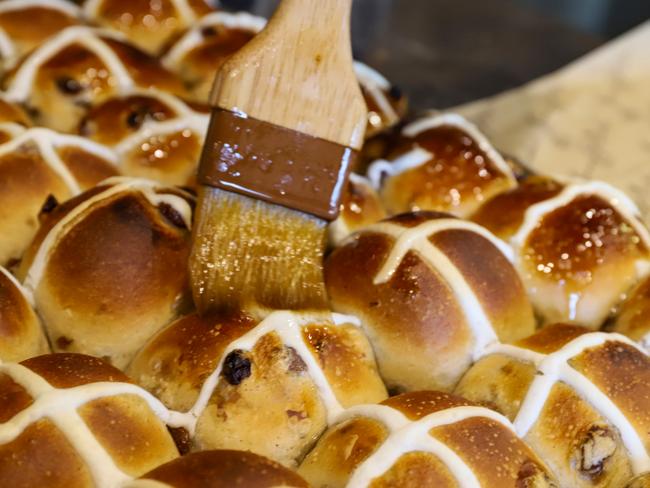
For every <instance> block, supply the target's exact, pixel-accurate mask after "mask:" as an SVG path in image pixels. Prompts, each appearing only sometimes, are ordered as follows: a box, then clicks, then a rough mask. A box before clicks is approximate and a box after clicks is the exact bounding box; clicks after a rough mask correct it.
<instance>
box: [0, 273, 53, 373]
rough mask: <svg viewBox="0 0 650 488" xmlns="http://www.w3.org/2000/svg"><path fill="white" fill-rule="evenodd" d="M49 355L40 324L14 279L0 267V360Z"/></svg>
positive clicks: (16, 359) (23, 292) (18, 359)
mask: <svg viewBox="0 0 650 488" xmlns="http://www.w3.org/2000/svg"><path fill="white" fill-rule="evenodd" d="M48 352H50V347H49V345H48V343H47V339H46V338H45V334H44V333H43V328H42V327H41V322H40V320H39V319H38V317H37V316H36V313H35V312H34V309H33V308H32V306H31V304H30V303H29V299H28V297H27V294H26V293H25V291H24V290H23V288H22V286H21V285H20V284H19V283H18V281H16V279H15V278H14V277H13V276H12V275H11V274H10V273H9V271H7V270H6V269H4V268H3V267H1V266H0V361H10V362H17V361H22V360H23V359H27V358H31V357H33V356H38V355H40V354H45V353H48Z"/></svg>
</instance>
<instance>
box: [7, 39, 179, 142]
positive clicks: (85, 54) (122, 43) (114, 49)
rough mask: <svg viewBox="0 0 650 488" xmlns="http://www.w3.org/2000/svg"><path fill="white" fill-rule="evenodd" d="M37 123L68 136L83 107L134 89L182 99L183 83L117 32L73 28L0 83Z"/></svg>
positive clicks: (17, 67)
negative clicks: (151, 88) (159, 91)
mask: <svg viewBox="0 0 650 488" xmlns="http://www.w3.org/2000/svg"><path fill="white" fill-rule="evenodd" d="M3 87H4V89H5V91H6V96H7V97H8V99H9V100H12V101H15V102H19V103H22V104H24V105H26V106H27V107H28V108H29V111H30V114H31V116H32V118H33V119H34V121H35V122H36V123H37V124H38V125H43V126H45V127H50V128H53V129H56V130H60V131H62V132H73V131H75V130H76V128H77V126H78V124H79V121H80V120H81V118H82V117H83V116H84V114H85V113H86V111H87V109H88V107H90V106H92V105H94V104H96V103H99V102H100V101H101V100H103V99H104V98H106V97H108V96H110V95H115V94H120V93H124V92H127V91H129V90H131V89H133V88H134V87H140V88H147V87H156V88H159V89H160V90H167V91H169V92H171V93H174V94H178V95H184V94H185V88H184V86H183V84H182V82H181V81H180V80H179V79H178V78H177V77H176V76H175V75H173V74H172V73H171V72H170V71H168V70H166V69H165V68H164V67H163V66H162V65H161V64H160V62H159V61H158V60H157V59H156V58H153V57H151V56H149V55H147V54H146V53H144V52H143V51H140V50H139V49H137V48H135V47H134V46H132V45H131V44H129V43H128V40H127V39H126V38H124V37H123V36H122V35H120V34H119V33H116V32H112V31H107V30H102V29H93V28H90V27H86V26H73V27H68V28H67V29H64V30H62V31H61V32H59V33H58V34H57V35H55V36H54V37H52V38H50V39H48V41H47V42H46V43H43V44H41V45H40V46H38V47H37V48H36V49H35V50H33V51H31V52H30V53H29V54H27V55H26V56H25V57H24V58H23V59H22V60H21V61H20V63H18V64H17V65H16V66H15V67H14V68H13V69H12V70H11V72H10V73H9V74H8V75H7V76H6V77H5V79H4V80H3Z"/></svg>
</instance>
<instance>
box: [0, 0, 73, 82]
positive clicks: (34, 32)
mask: <svg viewBox="0 0 650 488" xmlns="http://www.w3.org/2000/svg"><path fill="white" fill-rule="evenodd" d="M80 19H81V10H80V9H79V7H77V6H76V5H74V4H72V3H70V2H69V1H66V0H3V1H2V2H0V40H1V41H0V60H1V61H0V65H1V66H2V68H3V69H4V70H6V69H8V68H11V67H12V66H13V65H14V64H15V63H16V62H17V61H18V60H19V59H20V57H22V56H23V55H24V54H26V53H28V52H29V51H31V50H32V49H34V48H36V47H38V46H40V45H41V44H43V43H44V42H45V41H46V40H47V39H48V38H49V37H52V36H53V35H55V34H57V33H58V32H59V31H61V30H63V29H65V28H66V27H70V26H73V25H77V24H79V23H80Z"/></svg>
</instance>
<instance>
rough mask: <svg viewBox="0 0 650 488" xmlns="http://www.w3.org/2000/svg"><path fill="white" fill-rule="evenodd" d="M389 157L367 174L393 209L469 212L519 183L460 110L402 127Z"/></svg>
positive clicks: (372, 167) (375, 164)
mask: <svg viewBox="0 0 650 488" xmlns="http://www.w3.org/2000/svg"><path fill="white" fill-rule="evenodd" d="M394 144H395V146H396V147H395V148H394V149H393V150H392V151H391V153H390V154H389V155H388V157H387V160H378V161H376V162H374V163H373V164H371V165H370V167H369V168H368V177H369V178H370V180H371V181H372V182H373V184H374V185H375V187H376V188H378V189H379V194H380V196H381V198H382V201H383V203H384V205H385V207H386V209H387V210H388V212H389V213H390V214H399V213H402V212H409V211H417V210H434V211H439V212H449V213H452V214H454V215H456V216H459V217H467V216H468V215H470V214H471V213H473V212H474V211H476V210H477V209H478V208H479V207H480V206H481V205H482V204H483V203H484V202H485V201H486V200H488V199H489V198H491V197H493V196H494V195H497V194H499V193H501V192H503V191H506V190H509V189H511V188H514V187H515V186H516V179H515V176H514V174H513V172H512V170H511V169H510V167H509V166H508V164H507V163H506V162H505V161H504V159H503V157H502V156H501V155H500V154H499V153H498V152H497V151H496V150H495V149H494V148H493V147H492V145H491V144H490V143H489V141H488V140H487V139H486V138H485V136H483V134H481V133H480V132H479V130H478V129H477V128H476V127H475V126H474V125H472V124H471V123H470V122H468V121H467V120H465V119H463V118H462V117H460V116H459V115H456V114H443V115H437V114H432V115H428V116H426V117H423V118H421V119H418V120H416V121H414V122H412V123H410V124H408V125H407V126H405V127H404V128H403V129H402V131H401V137H400V139H399V140H398V141H396V142H395V143H394Z"/></svg>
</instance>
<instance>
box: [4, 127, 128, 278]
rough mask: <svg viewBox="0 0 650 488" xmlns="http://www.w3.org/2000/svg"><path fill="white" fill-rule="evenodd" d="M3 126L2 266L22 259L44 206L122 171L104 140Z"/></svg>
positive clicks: (47, 207)
mask: <svg viewBox="0 0 650 488" xmlns="http://www.w3.org/2000/svg"><path fill="white" fill-rule="evenodd" d="M3 129H4V130H5V131H6V134H7V135H8V136H9V137H10V140H9V141H8V142H5V143H4V144H0V235H2V239H0V265H2V264H5V265H6V264H7V263H11V262H15V261H16V260H18V259H20V257H21V256H22V254H23V252H24V250H25V248H26V247H27V246H28V245H29V243H30V241H31V240H32V238H33V237H34V235H35V233H36V230H37V229H38V226H39V219H38V216H39V212H40V211H41V209H44V210H45V211H47V210H48V209H49V208H50V207H51V206H52V205H54V204H56V202H57V201H63V200H66V199H68V198H70V197H72V196H74V195H77V194H78V193H80V192H81V191H82V190H85V189H87V188H89V187H91V186H93V185H95V184H96V183H98V182H99V181H101V180H103V179H105V178H108V177H110V176H114V175H117V174H118V170H117V168H116V164H117V159H116V157H115V155H114V154H113V153H112V152H111V151H110V150H108V149H107V148H106V147H104V146H101V145H100V144H96V143H93V142H91V141H88V140H87V139H84V138H82V137H78V136H71V135H64V134H59V133H56V132H54V131H51V130H48V129H43V128H31V129H27V130H25V129H24V128H22V126H19V125H16V124H8V123H4V124H0V133H2V131H3ZM44 205H45V207H44Z"/></svg>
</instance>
